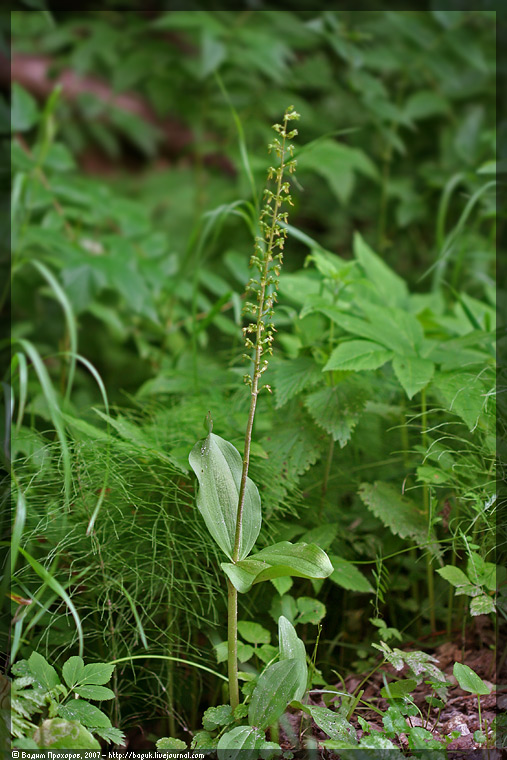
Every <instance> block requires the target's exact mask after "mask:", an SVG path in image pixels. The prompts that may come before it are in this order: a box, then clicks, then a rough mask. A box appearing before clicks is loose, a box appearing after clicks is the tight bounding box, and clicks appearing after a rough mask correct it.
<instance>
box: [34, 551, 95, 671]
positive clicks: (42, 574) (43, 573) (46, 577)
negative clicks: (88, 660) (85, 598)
mask: <svg viewBox="0 0 507 760" xmlns="http://www.w3.org/2000/svg"><path fill="white" fill-rule="evenodd" d="M19 552H20V553H21V554H22V555H23V557H24V558H25V559H26V561H27V562H28V563H29V564H30V565H31V566H32V567H33V569H34V570H35V572H36V573H37V575H38V576H39V578H41V579H42V580H43V581H44V582H45V583H47V585H48V586H49V588H50V589H52V590H53V591H54V592H55V593H56V594H58V596H59V597H60V598H61V599H63V601H64V602H65V604H66V605H67V607H68V608H69V611H70V614H71V615H72V617H73V618H74V622H75V624H76V630H77V635H78V639H79V656H80V657H82V656H83V650H84V637H83V627H82V625H81V619H80V617H79V615H78V612H77V610H76V608H75V607H74V604H73V602H72V599H71V598H70V596H69V595H68V594H67V592H66V591H65V589H64V588H63V586H61V585H60V583H58V581H57V580H56V578H53V576H52V575H51V573H48V571H47V570H46V568H45V567H43V566H42V565H41V564H40V562H37V560H36V559H35V558H34V557H32V555H31V554H29V553H28V552H27V551H26V550H25V549H23V548H22V547H21V546H20V547H19Z"/></svg>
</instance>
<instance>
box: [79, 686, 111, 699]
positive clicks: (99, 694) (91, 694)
mask: <svg viewBox="0 0 507 760" xmlns="http://www.w3.org/2000/svg"><path fill="white" fill-rule="evenodd" d="M73 691H75V692H76V694H79V696H80V697H83V699H94V700H96V701H97V702H100V701H102V700H103V699H114V696H115V695H114V691H112V690H111V689H108V688H106V687H105V686H92V685H91V684H90V685H89V686H75V687H74V689H73Z"/></svg>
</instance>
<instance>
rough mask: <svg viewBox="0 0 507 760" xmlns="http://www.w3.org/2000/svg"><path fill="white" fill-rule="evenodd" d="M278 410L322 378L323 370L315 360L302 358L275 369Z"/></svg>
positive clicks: (279, 365)
mask: <svg viewBox="0 0 507 760" xmlns="http://www.w3.org/2000/svg"><path fill="white" fill-rule="evenodd" d="M274 374H275V381H274V388H275V399H276V408H277V409H279V408H280V407H281V406H284V404H286V403H287V401H290V399H291V398H293V397H294V396H297V394H298V393H301V391H302V390H304V389H305V388H307V387H308V386H309V385H315V383H318V382H319V380H320V379H321V378H322V374H321V368H320V367H319V365H318V364H316V363H315V361H314V359H312V358H311V357H307V356H300V357H298V358H297V359H293V360H292V361H287V362H282V363H280V364H278V365H277V367H276V369H275V373H274Z"/></svg>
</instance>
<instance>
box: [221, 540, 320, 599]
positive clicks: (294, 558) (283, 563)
mask: <svg viewBox="0 0 507 760" xmlns="http://www.w3.org/2000/svg"><path fill="white" fill-rule="evenodd" d="M221 567H222V569H223V570H224V572H225V573H226V574H227V576H228V578H229V580H230V581H231V583H232V584H233V585H234V586H235V588H237V590H238V591H239V592H240V593H242V594H244V593H246V592H247V591H249V590H250V589H251V587H252V585H253V584H254V583H261V582H262V581H267V580H271V579H272V578H279V577H282V576H284V575H293V576H295V577H297V578H327V577H328V576H329V575H331V573H332V572H333V566H332V565H331V562H330V561H329V557H328V556H327V554H326V553H325V552H323V551H322V549H320V548H319V547H318V546H315V544H305V543H298V544H291V543H290V542H289V541H281V542H280V543H278V544H274V545H273V546H270V547H268V548H266V549H262V550H261V551H260V552H257V553H256V554H252V556H251V557H249V558H248V559H245V560H242V561H240V562H236V563H235V564H229V563H225V562H222V563H221Z"/></svg>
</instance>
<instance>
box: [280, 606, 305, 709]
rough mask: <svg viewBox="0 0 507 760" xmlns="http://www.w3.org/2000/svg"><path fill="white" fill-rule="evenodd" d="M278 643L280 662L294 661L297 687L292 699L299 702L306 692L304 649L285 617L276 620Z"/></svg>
mask: <svg viewBox="0 0 507 760" xmlns="http://www.w3.org/2000/svg"><path fill="white" fill-rule="evenodd" d="M278 641H279V646H280V662H282V661H283V660H295V661H296V664H297V677H298V687H297V689H296V692H295V693H294V697H293V699H296V700H301V699H302V698H303V696H304V694H305V692H306V686H307V681H308V668H307V665H306V649H305V645H304V643H303V642H302V641H301V639H300V638H299V636H298V635H297V633H296V629H295V628H294V626H293V625H292V623H290V622H289V621H288V620H287V618H286V617H284V616H283V615H281V616H280V618H279V620H278Z"/></svg>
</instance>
